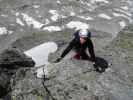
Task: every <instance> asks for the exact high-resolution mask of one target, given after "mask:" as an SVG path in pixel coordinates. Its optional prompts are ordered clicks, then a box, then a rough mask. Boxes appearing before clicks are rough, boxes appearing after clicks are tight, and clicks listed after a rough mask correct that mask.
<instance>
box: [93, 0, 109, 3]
mask: <svg viewBox="0 0 133 100" xmlns="http://www.w3.org/2000/svg"><path fill="white" fill-rule="evenodd" d="M96 2H104V3H109V1H108V0H91V3H96Z"/></svg>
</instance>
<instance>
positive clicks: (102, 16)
mask: <svg viewBox="0 0 133 100" xmlns="http://www.w3.org/2000/svg"><path fill="white" fill-rule="evenodd" d="M98 17H101V18H105V19H108V20H111V19H112V18H111V17H110V16H108V15H107V14H104V13H101V14H99V15H98Z"/></svg>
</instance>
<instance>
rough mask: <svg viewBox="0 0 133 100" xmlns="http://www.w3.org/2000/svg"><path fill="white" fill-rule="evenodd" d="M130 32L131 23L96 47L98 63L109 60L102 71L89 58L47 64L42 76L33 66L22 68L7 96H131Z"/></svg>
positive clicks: (52, 99)
mask: <svg viewBox="0 0 133 100" xmlns="http://www.w3.org/2000/svg"><path fill="white" fill-rule="evenodd" d="M132 32H133V31H132V26H130V27H127V28H126V29H124V30H123V31H121V32H120V34H119V35H118V37H117V38H116V39H114V41H113V42H112V43H111V44H110V45H108V46H106V47H104V48H103V49H101V50H98V51H96V54H97V56H98V57H97V59H99V60H98V61H100V63H99V64H101V66H103V64H106V63H108V62H109V63H112V65H111V66H108V67H107V66H106V68H104V67H102V68H104V70H103V71H104V72H102V73H99V72H97V71H93V70H92V69H93V65H92V63H91V62H88V61H77V60H74V59H70V58H66V59H63V60H62V61H61V62H59V63H56V64H50V65H48V66H47V68H48V71H49V74H48V76H46V77H45V78H44V79H37V78H36V74H35V70H34V69H29V70H26V69H21V70H18V71H17V72H16V73H15V75H14V78H13V81H12V82H11V90H12V91H11V92H10V93H9V94H10V98H11V99H12V100H132V99H133V81H132V79H133V78H132V71H133V68H132V65H133V63H132V62H133V54H132V49H133V43H132V41H131V40H132V38H133V35H132ZM125 44H127V45H125ZM59 52H60V51H59ZM57 56H58V53H56V54H55V55H54V56H53V55H52V56H51V59H52V57H57ZM100 59H101V60H100ZM22 73H23V74H22Z"/></svg>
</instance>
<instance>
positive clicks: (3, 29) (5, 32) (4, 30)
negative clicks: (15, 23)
mask: <svg viewBox="0 0 133 100" xmlns="http://www.w3.org/2000/svg"><path fill="white" fill-rule="evenodd" d="M12 33H13V31H8V30H7V29H6V27H0V35H4V34H12Z"/></svg>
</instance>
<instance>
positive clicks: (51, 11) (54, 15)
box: [49, 10, 59, 21]
mask: <svg viewBox="0 0 133 100" xmlns="http://www.w3.org/2000/svg"><path fill="white" fill-rule="evenodd" d="M49 13H51V14H52V15H53V16H52V17H51V20H53V21H56V20H57V19H58V18H59V14H58V13H57V11H56V10H49Z"/></svg>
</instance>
